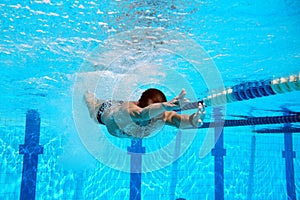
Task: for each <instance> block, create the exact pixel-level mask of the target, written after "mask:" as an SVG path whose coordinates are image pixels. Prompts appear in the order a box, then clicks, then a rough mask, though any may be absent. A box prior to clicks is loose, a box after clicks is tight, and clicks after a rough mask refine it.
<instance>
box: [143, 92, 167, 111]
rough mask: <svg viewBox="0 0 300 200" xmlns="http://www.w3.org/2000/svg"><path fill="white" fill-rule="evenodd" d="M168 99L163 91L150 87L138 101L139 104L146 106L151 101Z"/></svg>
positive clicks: (158, 101) (156, 101) (157, 101)
mask: <svg viewBox="0 0 300 200" xmlns="http://www.w3.org/2000/svg"><path fill="white" fill-rule="evenodd" d="M166 101H167V98H166V96H165V94H164V93H163V92H162V91H160V90H158V89H155V88H150V89H147V90H146V91H144V92H143V94H142V96H141V98H140V99H139V101H138V106H139V107H141V108H144V107H147V106H148V105H150V104H151V103H162V102H166Z"/></svg>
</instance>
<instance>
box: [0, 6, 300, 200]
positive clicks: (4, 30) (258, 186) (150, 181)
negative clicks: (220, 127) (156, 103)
mask: <svg viewBox="0 0 300 200" xmlns="http://www.w3.org/2000/svg"><path fill="white" fill-rule="evenodd" d="M298 8H299V1H292V0H285V1H283V0H276V1H264V2H262V1H258V0H257V1H213V0H205V1H161V0H159V1H54V0H41V1H23V2H21V1H17V0H12V1H11V0H10V1H9V0H4V1H1V3H0V11H1V18H0V20H1V21H0V24H1V25H0V26H1V37H0V38H1V39H0V58H1V59H0V65H1V71H0V76H1V84H0V91H1V95H0V100H1V103H0V113H1V116H0V127H1V128H0V150H1V151H0V152H1V164H0V168H1V171H0V184H1V186H0V188H1V189H0V198H1V199H19V198H20V193H21V192H20V188H21V178H22V168H23V155H22V154H19V145H22V144H24V139H25V117H26V112H27V110H29V109H35V110H37V111H38V112H39V114H40V117H41V131H40V141H39V144H40V145H41V146H43V149H44V150H43V153H42V154H39V157H38V159H39V160H38V170H37V180H36V199H130V197H131V194H130V191H132V190H133V189H130V175H131V174H130V173H128V172H126V171H122V170H117V169H115V168H113V167H111V166H107V165H106V164H105V163H103V162H101V161H103V160H101V159H96V158H95V157H96V156H95V155H94V154H93V153H91V152H92V150H91V149H89V148H87V145H86V140H82V136H81V135H80V133H79V131H78V128H77V127H76V124H75V121H76V120H74V118H75V117H76V115H75V116H74V114H73V113H74V112H80V113H83V114H82V115H83V116H88V115H87V113H86V110H85V108H84V107H76V106H75V107H74V104H73V103H74V98H73V94H74V85H76V83H78V81H80V74H81V73H83V74H85V73H87V74H89V76H88V78H89V79H90V82H91V83H93V81H96V82H97V81H99V80H98V78H99V76H100V77H101V81H100V82H97V88H96V90H95V91H96V92H97V95H102V96H103V97H110V96H111V95H116V94H113V93H112V92H111V90H112V89H114V90H116V91H118V88H117V89H116V87H114V86H116V85H119V86H120V85H122V84H121V83H124V81H125V83H126V84H123V85H124V88H125V89H124V88H123V87H120V88H121V89H124V90H123V93H121V94H119V97H120V98H121V97H124V98H125V96H126V95H128V94H131V95H132V96H131V98H137V97H138V95H139V92H141V89H143V88H147V87H148V86H149V85H151V84H152V85H154V86H158V87H161V88H162V89H164V90H165V91H166V92H167V96H168V98H171V97H172V96H173V95H175V94H176V93H177V92H178V91H180V89H181V88H182V86H183V85H185V84H186V85H187V87H190V88H191V89H190V90H189V91H190V93H189V94H190V95H191V96H190V97H193V95H192V93H194V94H195V96H196V97H197V98H199V99H201V98H204V97H205V96H206V95H208V88H207V82H205V78H206V77H201V75H203V74H199V73H198V74H197V73H196V72H197V71H196V72H195V68H193V66H192V64H191V62H190V60H189V59H187V57H186V56H183V55H182V54H181V55H178V54H177V55H176V54H174V52H170V51H165V50H166V48H167V47H168V46H171V45H172V44H173V43H172V42H174V40H170V39H169V38H172V37H174V35H175V36H176V34H177V33H178V34H182V35H184V37H185V38H186V42H187V41H188V40H192V41H195V42H196V43H197V44H198V45H199V47H201V48H203V51H204V53H207V55H208V56H209V59H208V60H210V58H211V60H212V61H213V63H214V64H215V66H216V69H217V70H218V72H219V74H220V76H221V77H222V84H223V85H224V86H225V87H229V86H234V85H237V84H239V83H243V82H247V81H257V80H269V79H272V78H276V77H285V76H288V75H291V74H297V73H299V71H300V67H299V66H300V59H299V57H300V49H299V47H300V39H299V35H300V26H299V24H300V17H299V15H300V13H299V9H298ZM149 29H152V30H158V32H159V31H161V32H160V33H162V34H160V37H162V38H163V37H165V39H162V40H163V41H164V43H163V44H162V43H161V44H157V46H159V45H164V46H163V47H164V49H163V50H160V51H159V50H155V49H153V46H151V45H150V47H151V48H150V49H149V48H148V47H147V46H146V45H147V44H148V43H147V42H148V41H153V39H151V38H150V39H149V38H148V39H145V40H144V41H139V42H138V45H140V46H141V48H143V47H145V49H146V50H145V49H142V50H141V51H140V52H139V51H137V52H135V51H132V52H129V53H128V52H126V51H125V50H124V49H126V48H129V49H130V48H132V45H130V44H132V43H134V38H131V40H130V39H129V40H127V39H128V38H127V39H126V38H123V35H122V34H123V33H129V35H130V33H134V30H149ZM143 33H145V34H146V33H147V31H145V32H142V33H141V35H139V36H141V37H143ZM171 33H172V34H171ZM120 35H121V36H122V37H121V39H124V40H118V39H120ZM125 35H126V34H125ZM130 36H131V35H130ZM145 38H146V37H145ZM166 38H167V39H166ZM125 39H126V40H125ZM176 39H177V38H176ZM124 41H125V42H126V41H127V42H129V43H122V42H124ZM154 41H155V39H154ZM130 42H131V43H130ZM156 42H157V40H156ZM108 47H112V49H113V50H118V49H121V50H122V51H110V50H111V49H108ZM119 47H120V48H119ZM194 47H198V46H194ZM176 48H178V51H179V50H180V51H182V52H184V51H185V50H186V52H188V51H189V50H190V49H192V48H191V47H190V46H186V44H185V42H184V41H183V42H181V43H180V44H178V45H177V46H176ZM178 51H177V52H178ZM99 52H101V53H99ZM118 53H119V57H118V58H116V59H113V61H112V62H111V63H109V67H108V68H101V65H99V66H97V67H98V68H97V67H96V70H95V68H93V66H94V65H93V64H95V63H93V62H92V61H93V60H97V59H99V58H101V59H102V60H101V61H107V60H111V59H112V58H111V56H113V57H116V56H118V55H117V54H118ZM189 53H190V54H193V52H189ZM106 58H107V59H106ZM97 61H99V60H97ZM99 63H100V64H101V62H99ZM99 63H96V64H99ZM203 67H204V69H207V70H211V69H210V68H209V67H207V66H203ZM100 69H101V70H100ZM135 69H139V70H140V71H132V70H135ZM93 71H96V72H93ZM99 71H100V73H99ZM91 72H92V73H93V75H90V74H91ZM129 72H130V73H129ZM135 74H142V75H143V76H144V77H142V78H140V77H135V76H134V75H135ZM103 75H105V76H103ZM124 75H127V76H124ZM173 75H174V76H173ZM166 77H167V78H166ZM174 77H176V78H174ZM172 78H173V79H172ZM212 79H213V78H210V79H209V80H212ZM148 80H149V81H148ZM216 80H218V79H216ZM212 82H213V80H212ZM147 84H148V85H147ZM217 84H219V83H217ZM123 85H122V86H123ZM132 90H134V91H135V92H134V94H132V93H130V91H132ZM299 97H300V93H299V91H298V92H291V93H285V94H278V95H275V96H271V97H265V98H257V99H253V100H249V101H242V102H234V103H231V104H227V105H226V113H225V114H226V115H225V118H226V119H243V116H248V117H249V116H254V117H259V116H277V115H283V110H284V109H285V110H286V109H287V110H291V111H294V112H299V110H300V105H299V100H298V99H299ZM76 100H78V99H75V101H76ZM78 102H80V101H79V100H78ZM74 108H75V110H74ZM207 109H208V115H207V119H206V120H207V121H212V120H213V118H212V117H213V109H212V108H210V107H208V108H207ZM82 120H86V121H87V125H86V126H84V127H82V128H83V129H85V130H87V132H86V134H85V135H84V136H86V137H87V138H88V139H89V141H90V142H93V141H96V144H97V145H98V144H100V145H99V146H94V150H95V152H102V153H106V155H107V156H105V157H107V158H111V159H112V160H118V161H119V162H117V164H118V165H119V166H121V168H122V166H127V167H130V165H128V163H126V159H127V161H128V159H129V158H130V154H128V153H127V151H128V147H130V146H131V145H132V143H131V141H130V140H128V139H126V140H123V139H117V138H113V137H111V136H109V135H108V133H107V132H106V130H105V128H104V127H100V128H98V127H97V128H98V129H99V135H98V136H97V133H98V132H93V130H94V129H93V128H91V127H92V125H91V126H89V125H88V124H89V123H92V122H90V121H89V119H88V118H87V117H86V119H82ZM86 121H84V122H86ZM94 126H96V125H94ZM282 126H283V125H282V124H280V125H264V126H246V127H232V128H225V129H224V149H226V155H224V157H223V158H224V199H263V200H265V199H287V188H286V172H285V159H284V158H283V154H282V151H284V150H285V147H284V135H283V134H258V133H254V131H255V130H260V129H262V128H280V127H282ZM292 126H293V127H295V128H297V127H299V124H298V123H294V124H292ZM207 130H208V129H199V130H197V132H196V134H195V138H193V137H194V136H193V134H194V133H192V132H189V131H183V132H182V134H180V133H178V132H177V130H176V129H173V128H164V129H163V130H162V131H161V132H160V133H158V134H156V135H155V136H153V137H151V138H149V139H145V140H143V143H142V146H143V147H145V150H146V154H147V155H148V154H150V153H152V152H159V151H166V150H165V149H164V147H166V146H167V145H168V144H170V143H171V141H174V147H172V148H173V149H172V152H171V153H170V152H168V151H166V152H167V154H162V155H163V156H166V157H157V158H156V159H152V160H151V163H148V164H147V166H145V165H146V164H145V163H146V162H147V158H145V157H147V156H142V157H143V158H142V159H143V162H144V163H143V166H144V167H145V168H147V167H148V168H150V166H151V167H155V166H159V165H160V163H161V162H162V160H169V159H170V160H172V162H170V163H169V164H167V165H166V166H164V167H160V168H159V169H157V170H149V171H148V172H147V173H142V178H141V197H142V199H176V198H185V199H215V198H217V197H216V195H215V182H214V181H215V178H214V175H215V172H216V170H215V168H214V167H215V165H216V164H215V163H214V158H215V157H214V156H213V155H212V153H211V152H209V154H207V155H206V156H205V157H203V158H200V157H199V149H200V147H201V145H202V143H203V141H204V138H205V136H206V134H207ZM90 132H93V134H90V135H91V136H93V137H91V136H90V135H89V133H90ZM189 134H190V135H191V140H189V136H190V135H189ZM95 135H96V137H94V136H95ZM178 135H181V137H182V138H181V139H182V140H181V141H187V142H188V141H190V142H191V144H190V145H188V146H186V149H185V150H184V151H183V152H182V153H181V154H180V156H179V158H178V159H176V155H177V154H178V151H179V150H178V146H176V141H177V140H179V139H178V137H179V136H178ZM104 138H106V139H107V140H108V141H110V142H111V144H113V145H114V146H115V147H117V148H118V149H120V150H121V152H122V154H120V155H119V156H118V154H117V153H116V152H118V151H116V152H114V151H112V150H111V149H110V148H106V146H101V141H103V139H104ZM292 138H293V150H294V151H295V155H296V157H295V158H294V159H293V164H294V175H295V186H296V189H295V193H296V196H297V198H299V196H300V190H299V180H300V174H299V172H300V169H299V168H300V161H299V158H298V157H299V156H298V155H299V154H300V152H299V151H300V149H299V147H300V144H299V143H300V139H299V135H298V134H297V133H295V134H293V135H292ZM99 141H100V142H99ZM180 147H182V146H180ZM173 150H174V151H173ZM181 150H182V149H181ZM125 155H126V156H125ZM122 156H124V157H122ZM177 156H178V155H177ZM125 157H126V158H125ZM173 157H174V158H173ZM171 158H172V159H171Z"/></svg>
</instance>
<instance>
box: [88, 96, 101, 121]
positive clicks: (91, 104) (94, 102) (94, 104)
mask: <svg viewBox="0 0 300 200" xmlns="http://www.w3.org/2000/svg"><path fill="white" fill-rule="evenodd" d="M84 100H85V103H86V105H87V107H88V109H89V113H90V117H91V118H92V119H94V120H95V121H96V122H97V121H98V120H97V113H98V110H99V108H100V106H101V104H100V103H99V101H98V99H97V97H96V95H95V94H93V93H91V92H89V91H87V92H86V93H85V94H84Z"/></svg>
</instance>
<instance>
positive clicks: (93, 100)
mask: <svg viewBox="0 0 300 200" xmlns="http://www.w3.org/2000/svg"><path fill="white" fill-rule="evenodd" d="M185 95H186V91H185V90H184V89H182V91H181V93H180V94H179V95H178V96H176V97H175V98H174V99H172V100H171V101H167V99H166V96H165V95H164V93H162V92H161V91H160V90H158V89H155V88H150V89H147V90H146V91H144V92H143V93H142V96H141V97H140V99H139V100H138V101H137V102H123V101H113V100H109V101H105V100H100V99H98V98H97V97H96V96H95V95H94V94H92V93H91V92H86V94H85V96H84V98H85V102H86V105H87V107H88V110H89V113H90V117H91V118H92V119H94V120H95V122H96V123H99V124H103V125H105V126H106V128H107V130H108V132H109V133H110V134H111V135H113V136H116V137H120V138H144V137H147V136H149V135H151V134H152V133H154V132H155V131H156V130H160V129H161V128H162V126H164V125H169V126H174V127H177V128H179V129H184V128H191V127H194V128H196V127H201V126H202V125H203V119H204V117H205V109H204V106H203V105H202V104H201V103H199V104H198V110H197V112H195V113H194V114H191V115H186V114H178V113H177V112H175V111H174V110H178V109H180V107H182V106H184V105H186V104H187V103H189V101H188V100H187V99H186V98H185Z"/></svg>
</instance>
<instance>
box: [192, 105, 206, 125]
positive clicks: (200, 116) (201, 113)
mask: <svg viewBox="0 0 300 200" xmlns="http://www.w3.org/2000/svg"><path fill="white" fill-rule="evenodd" d="M204 107H205V106H204V105H202V104H201V103H199V104H198V110H197V112H195V113H194V114H191V115H190V117H189V121H190V124H191V125H192V126H193V127H195V128H199V127H201V126H202V125H203V120H204V118H205V115H206V111H205V108H204Z"/></svg>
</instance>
